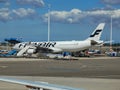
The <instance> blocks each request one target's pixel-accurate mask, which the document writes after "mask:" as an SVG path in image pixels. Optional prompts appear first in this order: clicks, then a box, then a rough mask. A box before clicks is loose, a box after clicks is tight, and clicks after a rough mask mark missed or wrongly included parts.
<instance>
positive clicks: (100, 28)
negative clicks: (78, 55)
mask: <svg viewBox="0 0 120 90" xmlns="http://www.w3.org/2000/svg"><path fill="white" fill-rule="evenodd" d="M104 26H105V23H100V24H99V25H98V26H97V28H96V29H95V30H94V31H93V33H92V34H91V35H90V37H89V38H88V39H87V40H94V41H99V40H100V37H101V34H102V31H103V29H104Z"/></svg>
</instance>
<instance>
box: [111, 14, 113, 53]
mask: <svg viewBox="0 0 120 90" xmlns="http://www.w3.org/2000/svg"><path fill="white" fill-rule="evenodd" d="M112 21H113V20H112V15H111V24H110V26H111V29H110V51H113V50H112V29H113V27H112Z"/></svg>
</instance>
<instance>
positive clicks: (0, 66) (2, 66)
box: [0, 66, 8, 68]
mask: <svg viewBox="0 0 120 90" xmlns="http://www.w3.org/2000/svg"><path fill="white" fill-rule="evenodd" d="M7 67H8V66H0V68H7Z"/></svg>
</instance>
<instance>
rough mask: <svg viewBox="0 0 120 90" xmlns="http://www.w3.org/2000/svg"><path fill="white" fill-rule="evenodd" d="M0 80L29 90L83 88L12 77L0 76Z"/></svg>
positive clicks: (72, 89) (75, 89) (70, 89)
mask: <svg viewBox="0 0 120 90" xmlns="http://www.w3.org/2000/svg"><path fill="white" fill-rule="evenodd" d="M0 81H3V82H9V83H14V84H20V85H25V86H26V87H27V88H28V89H29V90H83V89H80V88H72V87H67V86H60V85H55V84H49V83H47V82H40V81H29V80H19V79H15V78H14V79H13V78H5V77H0Z"/></svg>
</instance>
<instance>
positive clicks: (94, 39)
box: [13, 23, 105, 55]
mask: <svg viewBox="0 0 120 90" xmlns="http://www.w3.org/2000/svg"><path fill="white" fill-rule="evenodd" d="M104 26H105V23H100V24H99V25H98V26H97V28H96V29H95V30H94V31H93V33H92V34H90V37H88V38H87V39H86V40H83V41H54V42H52V41H51V42H23V43H18V44H16V45H15V46H14V47H13V48H14V49H17V50H19V51H21V50H22V49H23V50H22V51H21V52H27V51H30V52H31V53H32V51H34V50H32V48H30V47H40V49H42V48H46V49H48V50H51V51H53V52H64V51H68V52H76V51H80V50H85V49H88V48H90V47H91V46H94V45H96V44H99V42H100V37H101V34H102V31H103V29H104ZM27 46H29V47H27ZM29 48H30V50H29ZM34 49H35V48H34ZM20 54H21V53H20ZM20 54H19V55H20Z"/></svg>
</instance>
